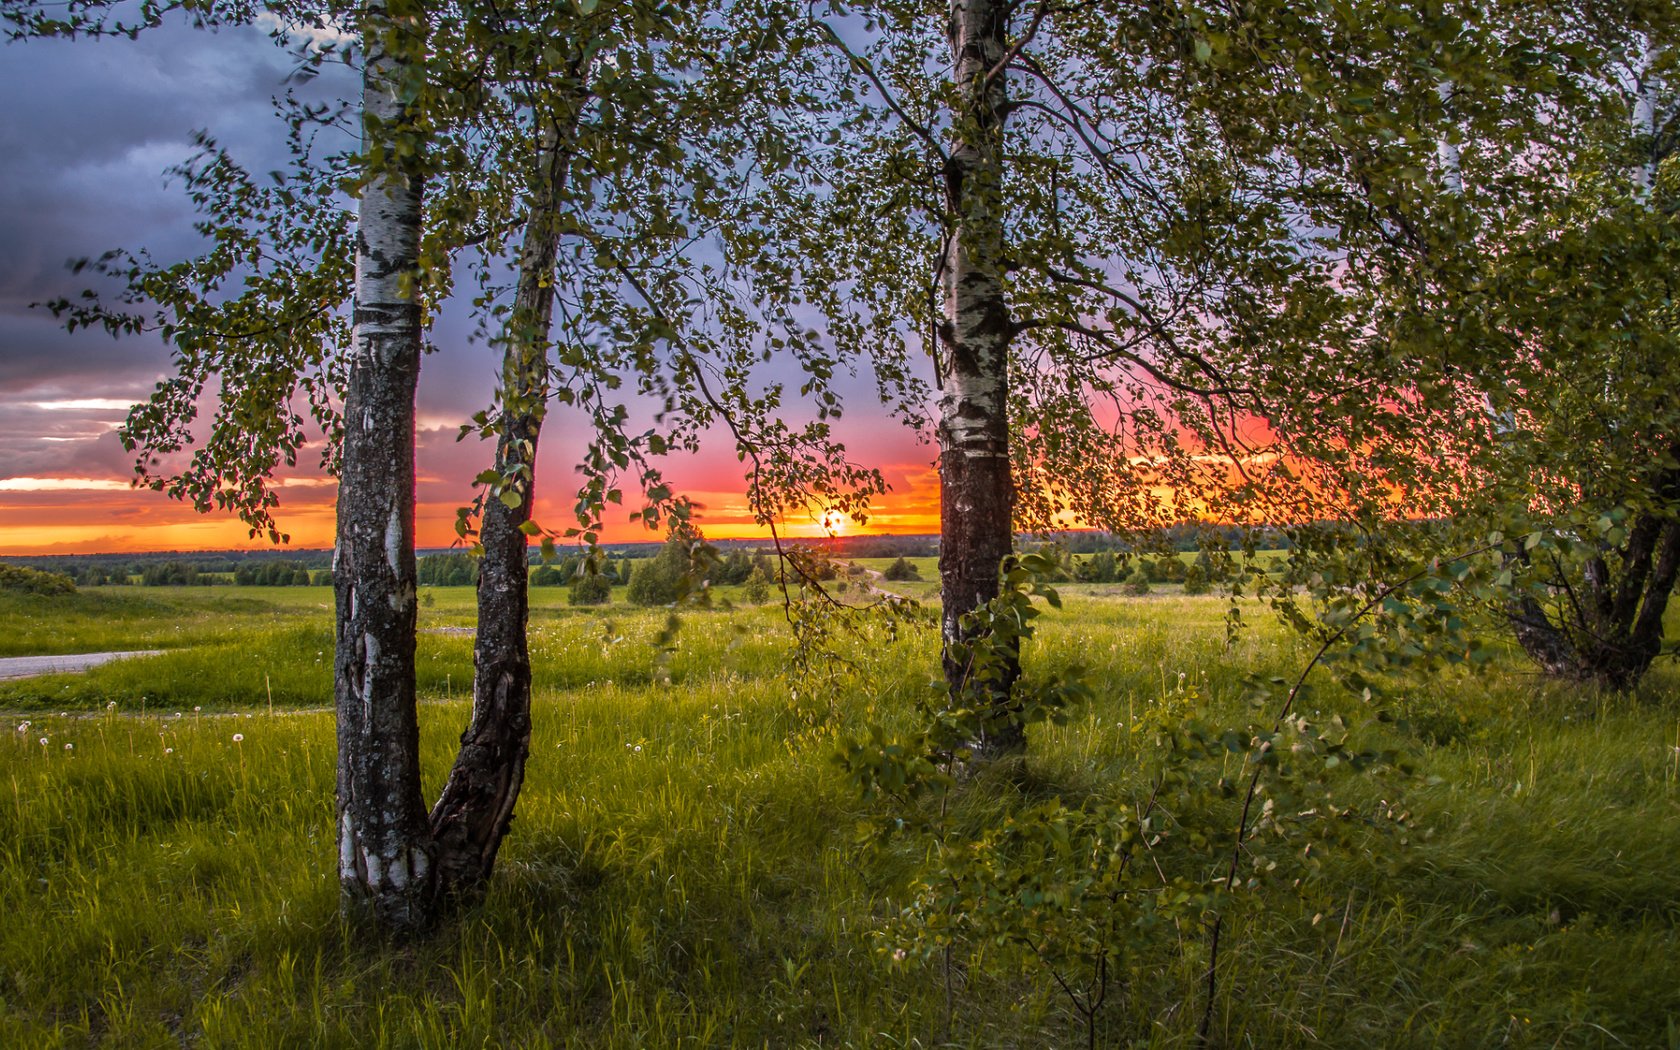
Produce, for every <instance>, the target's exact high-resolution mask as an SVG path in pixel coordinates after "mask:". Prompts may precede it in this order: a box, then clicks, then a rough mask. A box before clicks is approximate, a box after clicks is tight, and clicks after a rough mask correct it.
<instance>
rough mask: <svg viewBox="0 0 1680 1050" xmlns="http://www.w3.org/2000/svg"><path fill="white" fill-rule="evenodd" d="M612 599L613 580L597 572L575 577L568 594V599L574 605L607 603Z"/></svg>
mask: <svg viewBox="0 0 1680 1050" xmlns="http://www.w3.org/2000/svg"><path fill="white" fill-rule="evenodd" d="M611 600H612V581H611V580H609V579H607V577H605V576H602V575H599V574H596V573H590V574H589V575H587V576H579V577H577V578H576V579H574V580H573V581H572V589H571V591H570V592H569V593H568V594H567V595H566V601H567V602H568V603H569V604H572V605H605V604H606V603H607V602H609V601H611Z"/></svg>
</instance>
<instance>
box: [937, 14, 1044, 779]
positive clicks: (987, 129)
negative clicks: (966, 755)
mask: <svg viewBox="0 0 1680 1050" xmlns="http://www.w3.org/2000/svg"><path fill="white" fill-rule="evenodd" d="M1009 10H1010V5H1008V4H1006V3H1002V2H999V0H953V2H952V4H951V8H950V26H949V37H950V44H951V57H952V60H953V63H954V65H955V69H956V88H957V99H958V102H957V106H958V111H957V112H956V113H955V114H954V117H955V120H954V125H955V138H956V141H955V144H954V146H955V148H954V149H953V151H952V153H951V157H950V162H949V164H948V165H947V167H946V171H945V182H946V200H947V207H948V208H949V211H950V214H951V215H952V217H953V228H952V231H951V237H950V243H949V246H948V248H947V250H946V253H945V258H944V260H943V275H942V276H943V280H944V288H943V290H944V294H945V317H944V325H943V326H942V333H941V334H942V342H943V346H942V351H943V353H942V355H941V357H940V362H939V363H940V368H939V374H938V381H939V424H938V437H939V487H940V542H939V582H940V599H941V601H942V603H943V612H942V624H941V625H942V628H943V636H944V661H943V662H944V669H945V677H946V681H947V683H948V684H949V686H950V689H951V692H952V696H953V699H957V698H958V697H959V695H960V694H961V692H962V691H963V687H964V682H965V680H966V678H967V673H968V668H967V667H966V666H965V665H964V664H963V663H962V662H961V661H958V660H957V659H955V658H954V657H953V652H952V647H953V646H954V645H956V644H959V643H961V642H965V641H967V640H969V632H967V631H965V630H964V628H963V627H962V624H961V619H962V617H963V615H964V614H965V613H968V612H971V611H972V610H974V609H976V608H978V607H980V606H982V605H984V604H985V603H986V602H988V601H990V600H991V599H992V598H994V597H996V596H997V593H998V573H999V567H1000V566H1001V564H1002V562H1003V559H1004V558H1006V557H1008V556H1009V555H1010V553H1011V552H1012V550H1013V545H1014V531H1013V515H1012V511H1013V502H1014V488H1013V485H1012V482H1011V479H1010V471H1009V415H1008V412H1009V349H1010V342H1011V340H1012V339H1013V337H1014V326H1013V322H1012V320H1011V318H1010V313H1009V304H1008V301H1007V299H1006V298H1005V294H1004V283H1003V279H1004V222H1003V219H1004V216H1003V185H1002V184H1003V104H1004V102H1005V99H1006V97H1007V88H1006V81H1005V77H1004V75H1003V72H1002V71H1001V70H1000V69H999V68H998V65H999V63H1000V62H1001V61H1002V60H1003V58H1004V55H1005V53H1006V51H1007V48H1008V33H1007V30H1008V24H1009ZM1018 671H1019V668H1018V667H1012V668H1009V669H1008V671H1007V674H1006V681H1005V683H1004V687H1005V692H1007V687H1008V686H1009V685H1010V684H1012V683H1013V681H1014V679H1015V677H1016V675H1017V674H1018ZM988 724H989V728H988V729H987V730H985V731H984V732H983V733H982V735H981V738H980V739H978V740H976V741H975V742H974V743H975V746H974V750H975V754H976V756H977V757H979V758H982V759H985V758H990V757H995V756H997V755H1000V754H1005V753H1008V752H1012V751H1019V750H1020V749H1021V748H1023V747H1025V745H1026V739H1025V737H1024V735H1023V734H1022V732H1021V728H1020V726H1019V725H1018V724H1016V723H1014V722H1013V721H1011V720H1010V719H1008V718H1007V717H1004V712H994V717H993V718H991V719H989V720H988Z"/></svg>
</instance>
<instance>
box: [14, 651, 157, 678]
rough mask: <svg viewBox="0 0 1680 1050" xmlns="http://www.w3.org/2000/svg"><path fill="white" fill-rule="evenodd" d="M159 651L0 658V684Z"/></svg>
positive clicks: (82, 668)
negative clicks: (13, 679) (10, 679)
mask: <svg viewBox="0 0 1680 1050" xmlns="http://www.w3.org/2000/svg"><path fill="white" fill-rule="evenodd" d="M162 651H163V650H161V649H140V650H135V651H132V652H124V653H67V654H64V655H61V656H7V657H0V682H3V681H6V680H7V679H9V678H33V677H34V676H35V675H38V674H64V673H66V672H71V671H85V670H87V669H88V668H90V667H98V666H99V665H100V664H106V663H110V662H111V661H112V660H124V659H127V658H128V657H130V656H156V655H157V654H158V653H160V652H162Z"/></svg>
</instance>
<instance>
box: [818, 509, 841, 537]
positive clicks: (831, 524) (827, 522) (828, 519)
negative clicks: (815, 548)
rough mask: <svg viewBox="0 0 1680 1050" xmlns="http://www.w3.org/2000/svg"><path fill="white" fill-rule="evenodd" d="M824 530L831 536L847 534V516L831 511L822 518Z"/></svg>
mask: <svg viewBox="0 0 1680 1050" xmlns="http://www.w3.org/2000/svg"><path fill="white" fill-rule="evenodd" d="M822 528H823V532H825V533H827V534H828V535H830V536H844V535H845V534H846V516H845V515H844V514H838V513H836V512H834V511H829V512H828V513H827V514H824V515H823V518H822Z"/></svg>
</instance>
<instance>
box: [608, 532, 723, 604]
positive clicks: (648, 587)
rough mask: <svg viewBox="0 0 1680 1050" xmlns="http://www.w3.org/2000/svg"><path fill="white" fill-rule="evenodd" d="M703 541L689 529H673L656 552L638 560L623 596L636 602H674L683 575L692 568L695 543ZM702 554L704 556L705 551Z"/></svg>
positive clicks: (633, 602) (696, 533)
mask: <svg viewBox="0 0 1680 1050" xmlns="http://www.w3.org/2000/svg"><path fill="white" fill-rule="evenodd" d="M703 542H704V540H702V539H701V537H700V535H699V533H698V532H695V531H693V530H692V529H686V530H679V531H674V532H672V533H671V537H670V538H669V539H667V540H666V541H665V546H663V547H661V548H660V549H659V553H658V554H656V555H654V556H653V557H652V558H651V559H647V560H643V561H641V562H639V563H637V565H636V571H635V572H633V573H631V574H630V586H629V589H628V590H627V591H626V592H625V597H627V598H629V599H630V601H631V603H632V604H635V605H670V604H671V603H672V602H674V601H676V600H677V595H678V591H679V590H680V589H681V587H682V581H683V577H684V576H686V575H688V573H689V572H690V571H691V569H693V568H694V567H695V566H694V554H693V553H692V552H693V548H694V545H695V544H697V543H703ZM701 554H702V558H703V555H704V552H701ZM702 564H704V562H703V561H702Z"/></svg>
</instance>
